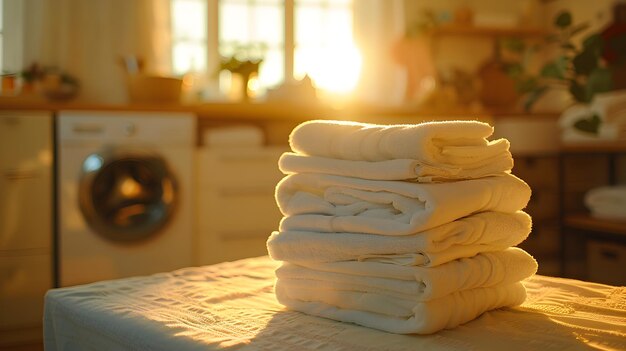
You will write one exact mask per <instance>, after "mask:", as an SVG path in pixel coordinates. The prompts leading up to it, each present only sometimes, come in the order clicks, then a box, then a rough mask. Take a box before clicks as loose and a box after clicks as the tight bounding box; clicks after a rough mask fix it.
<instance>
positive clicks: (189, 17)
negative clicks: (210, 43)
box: [172, 0, 207, 41]
mask: <svg viewBox="0 0 626 351" xmlns="http://www.w3.org/2000/svg"><path fill="white" fill-rule="evenodd" d="M172 11H173V12H174V16H173V17H174V20H173V22H174V25H173V33H172V35H173V36H174V37H175V38H180V39H183V38H184V39H195V40H198V41H204V40H206V26H207V24H206V11H207V9H206V2H204V1H201V0H200V1H198V0H175V2H174V6H173V9H172Z"/></svg>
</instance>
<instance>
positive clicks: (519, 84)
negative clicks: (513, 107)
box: [515, 77, 539, 94]
mask: <svg viewBox="0 0 626 351" xmlns="http://www.w3.org/2000/svg"><path fill="white" fill-rule="evenodd" d="M538 83H539V82H538V81H537V79H535V78H533V77H530V78H527V79H523V80H519V81H516V82H515V89H516V90H517V91H518V92H520V93H522V94H525V93H529V92H531V91H533V90H535V89H538V86H537V84H538Z"/></svg>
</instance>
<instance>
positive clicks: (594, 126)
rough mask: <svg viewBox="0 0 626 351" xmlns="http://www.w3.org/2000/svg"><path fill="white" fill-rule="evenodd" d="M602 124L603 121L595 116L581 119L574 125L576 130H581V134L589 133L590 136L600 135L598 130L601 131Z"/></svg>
mask: <svg viewBox="0 0 626 351" xmlns="http://www.w3.org/2000/svg"><path fill="white" fill-rule="evenodd" d="M600 124H602V120H601V119H600V117H599V116H598V115H597V114H593V115H592V116H590V117H589V118H582V119H579V120H578V121H576V122H575V123H574V128H576V129H578V130H580V131H581V132H585V133H589V134H595V135H597V134H598V130H599V129H600Z"/></svg>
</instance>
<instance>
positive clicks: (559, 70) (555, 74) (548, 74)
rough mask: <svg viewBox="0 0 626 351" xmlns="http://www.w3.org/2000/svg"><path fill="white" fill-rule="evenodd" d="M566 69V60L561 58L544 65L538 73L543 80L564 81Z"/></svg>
mask: <svg viewBox="0 0 626 351" xmlns="http://www.w3.org/2000/svg"><path fill="white" fill-rule="evenodd" d="M566 68H567V58H566V57H565V56H561V57H559V58H557V59H556V60H554V61H552V62H548V63H546V64H545V65H544V66H543V68H541V72H540V73H539V74H540V75H541V76H542V77H545V78H556V79H565V71H566Z"/></svg>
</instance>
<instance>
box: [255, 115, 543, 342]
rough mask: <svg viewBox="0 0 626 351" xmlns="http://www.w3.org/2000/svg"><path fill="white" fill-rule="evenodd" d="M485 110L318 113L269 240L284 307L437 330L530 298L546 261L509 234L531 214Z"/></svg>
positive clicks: (523, 227) (385, 326)
mask: <svg viewBox="0 0 626 351" xmlns="http://www.w3.org/2000/svg"><path fill="white" fill-rule="evenodd" d="M492 133H493V128H492V127H491V126H489V125H488V124H486V123H482V122H477V121H443V122H428V123H422V124H415V125H392V126H382V125H374V124H364V123H355V122H340V121H310V122H305V123H303V124H301V125H299V126H298V127H296V128H295V129H294V130H293V132H292V133H291V135H290V140H289V143H290V146H291V148H292V151H293V152H290V153H285V154H283V155H282V157H281V158H280V161H279V167H280V169H281V171H283V173H285V174H287V176H286V177H285V178H284V179H283V180H281V181H280V183H279V184H278V185H277V187H276V202H277V203H278V206H279V208H280V210H281V212H282V213H283V215H284V218H283V219H282V221H281V223H280V229H279V231H276V232H274V233H272V235H271V236H270V238H269V239H268V242H267V246H268V252H269V254H270V256H271V257H272V258H273V259H275V260H279V261H283V263H282V265H281V267H280V268H278V269H277V271H276V276H277V281H276V287H275V289H276V297H277V299H278V301H279V302H280V303H282V304H283V305H285V306H287V307H288V308H291V309H294V310H297V311H301V312H305V313H308V314H311V315H316V316H321V317H326V318H331V319H335V320H339V321H344V322H352V323H356V324H360V325H364V326H368V327H372V328H376V329H381V330H384V331H388V332H393V333H402V334H407V333H417V334H429V333H434V332H436V331H438V330H441V329H444V328H453V327H456V326H458V325H459V324H462V323H465V322H468V321H470V320H472V319H474V318H476V317H478V316H479V315H480V314H481V313H483V312H485V311H488V310H491V309H495V308H500V307H505V306H514V305H519V304H521V303H522V302H523V301H524V300H525V298H526V291H525V289H524V286H523V285H522V284H521V283H520V281H521V280H523V279H525V278H527V277H530V276H531V275H533V274H534V273H535V272H536V271H537V263H536V261H535V260H534V259H533V258H532V257H531V256H530V255H529V254H528V253H526V252H525V251H523V250H521V249H519V248H515V247H513V246H515V245H517V244H519V243H521V242H522V241H523V240H525V239H526V237H527V236H528V234H529V233H530V229H531V218H530V216H528V215H527V214H526V213H524V212H522V211H521V210H522V209H523V208H524V207H525V206H526V204H527V202H528V200H529V198H530V188H529V187H528V185H527V184H526V183H525V182H524V181H522V180H520V179H519V178H517V177H515V176H514V175H512V174H511V173H510V171H511V169H512V167H513V158H512V156H511V153H510V152H509V142H508V141H507V140H506V139H499V140H494V141H488V140H487V138H488V137H489V136H490V135H491V134H492Z"/></svg>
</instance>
